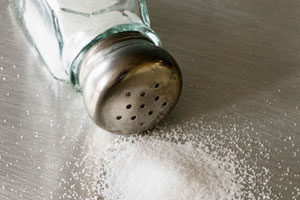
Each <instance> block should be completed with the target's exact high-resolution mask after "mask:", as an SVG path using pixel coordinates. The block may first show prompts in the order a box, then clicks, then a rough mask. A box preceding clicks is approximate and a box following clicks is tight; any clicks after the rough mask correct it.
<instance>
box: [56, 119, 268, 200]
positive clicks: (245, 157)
mask: <svg viewBox="0 0 300 200" xmlns="http://www.w3.org/2000/svg"><path fill="white" fill-rule="evenodd" d="M199 126H201V127H199ZM199 130H201V131H199ZM237 130H238V131H241V132H246V131H248V130H249V129H248V128H245V130H244V128H242V127H241V128H238V129H237V127H236V126H235V125H234V126H232V127H229V128H224V127H222V129H215V128H212V127H211V126H204V125H202V124H200V123H198V122H197V123H187V124H186V125H181V126H175V127H168V126H165V127H160V128H157V129H156V130H152V131H151V132H149V133H147V134H145V135H143V136H142V135H134V136H130V137H123V136H112V137H111V138H109V137H108V138H107V135H106V134H103V135H101V134H94V135H92V136H91V137H89V138H88V139H86V141H85V142H86V145H83V146H82V147H81V153H80V156H79V157H78V156H76V157H74V159H75V163H73V164H72V165H73V166H74V168H73V170H72V178H70V180H68V181H67V180H63V181H62V183H61V186H60V188H63V189H64V191H66V193H65V194H64V195H63V196H62V197H61V199H84V200H88V199H90V200H118V199H119V200H200V199H204V200H214V199H224V200H225V199H228V200H229V199H230V200H231V199H236V200H241V199H270V197H271V188H270V187H269V186H268V182H269V180H270V174H269V170H268V169H267V168H265V167H263V166H259V165H257V160H260V159H265V158H264V157H263V156H264V155H268V153H267V152H264V151H265V148H264V145H263V144H262V143H260V142H259V141H254V140H253V135H251V136H250V135H249V136H248V134H244V135H243V137H244V138H241V134H235V132H236V131H237ZM228 133H230V134H228ZM252 144H253V145H255V149H256V150H259V151H260V152H261V154H259V155H257V154H256V153H255V152H254V151H253V152H252V147H251V145H252ZM240 145H243V146H247V148H245V147H241V146H240ZM242 149H244V150H242ZM252 154H253V155H252ZM251 155H252V156H254V157H253V159H249V156H251ZM260 155H261V156H260ZM257 172H259V173H257Z"/></svg>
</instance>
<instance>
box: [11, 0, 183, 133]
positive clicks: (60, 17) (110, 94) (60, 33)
mask: <svg viewBox="0 0 300 200" xmlns="http://www.w3.org/2000/svg"><path fill="white" fill-rule="evenodd" d="M11 4H12V7H13V8H14V10H15V11H16V14H17V18H18V20H19V22H20V24H21V27H22V28H23V30H24V32H25V34H26V35H27V36H28V39H29V40H30V42H31V43H32V44H33V46H34V47H35V49H36V50H37V52H38V53H39V55H40V58H41V59H42V60H43V62H44V63H45V66H46V67H47V68H48V70H49V72H50V73H51V74H52V76H53V77H54V78H55V79H58V80H62V81H65V82H71V83H72V85H73V86H74V89H75V90H76V91H78V92H80V93H82V96H83V100H84V104H85V107H86V109H87V111H88V114H89V116H90V117H91V118H92V119H93V121H94V122H95V123H96V124H97V125H98V126H99V127H101V128H103V129H106V130H108V131H111V132H113V133H120V134H130V133H137V132H141V131H143V130H146V129H148V128H151V127H152V126H154V125H155V124H156V123H157V122H159V121H161V120H162V119H163V118H165V116H166V115H167V114H168V113H169V112H170V111H171V110H172V109H173V108H174V106H175V104H176V102H177V101H178V99H179V96H180V93H181V88H182V76H181V73H180V70H179V67H178V65H177V63H176V61H175V60H174V59H173V57H172V56H171V55H170V54H169V53H168V52H167V51H165V50H164V49H162V48H161V41H160V39H159V37H158V36H157V34H156V33H155V32H154V31H153V30H152V29H151V28H150V21H149V16H148V10H147V6H146V2H145V0H12V2H11Z"/></svg>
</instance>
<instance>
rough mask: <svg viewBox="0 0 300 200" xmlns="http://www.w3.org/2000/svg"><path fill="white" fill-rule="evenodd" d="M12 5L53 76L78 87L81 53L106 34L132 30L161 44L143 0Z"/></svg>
mask: <svg viewBox="0 0 300 200" xmlns="http://www.w3.org/2000/svg"><path fill="white" fill-rule="evenodd" d="M12 5H13V7H14V9H15V10H16V11H17V15H18V18H19V19H20V22H21V24H22V27H23V28H24V30H25V32H26V34H27V36H28V37H29V39H30V40H31V42H32V43H33V45H34V46H35V48H36V50H37V51H38V53H39V54H40V56H41V58H42V60H43V61H44V63H45V65H46V66H47V68H48V70H49V71H50V73H51V74H52V75H53V77H54V78H56V79H59V80H63V81H71V82H72V83H73V85H74V87H75V88H76V89H78V90H80V86H79V84H78V68H79V66H80V63H81V61H82V59H83V57H84V56H85V54H86V52H87V51H88V50H89V49H90V48H91V47H92V46H93V45H94V44H96V43H97V42H99V41H101V40H103V39H105V38H106V37H108V36H110V35H112V34H115V33H120V32H126V31H136V32H139V33H141V34H142V35H144V36H145V37H147V38H148V39H150V40H151V41H152V42H153V43H154V44H155V45H157V46H160V45H161V43H160V40H159V38H158V36H157V35H156V34H155V32H154V31H153V30H152V29H151V28H150V22H149V16H148V11H147V7H146V3H145V0H13V1H12Z"/></svg>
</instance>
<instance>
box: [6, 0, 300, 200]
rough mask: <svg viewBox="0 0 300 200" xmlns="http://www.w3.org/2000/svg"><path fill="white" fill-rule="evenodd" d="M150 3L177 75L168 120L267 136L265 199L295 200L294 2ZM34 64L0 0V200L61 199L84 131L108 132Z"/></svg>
mask: <svg viewBox="0 0 300 200" xmlns="http://www.w3.org/2000/svg"><path fill="white" fill-rule="evenodd" d="M148 6H149V10H150V15H151V20H152V27H153V29H154V30H156V31H157V32H158V34H159V35H160V37H161V39H162V41H163V44H164V47H165V48H166V49H167V50H169V51H170V52H171V54H173V56H174V57H175V58H176V59H177V61H178V63H179V64H180V66H181V69H182V73H183V78H184V87H183V93H182V98H181V99H180V101H179V103H178V105H177V107H176V108H175V110H174V111H173V112H172V113H171V115H170V116H169V117H168V119H167V121H168V123H170V124H179V125H180V123H186V122H189V121H190V120H192V119H193V120H199V121H200V120H201V121H202V122H203V123H206V124H209V125H210V126H212V127H213V126H215V124H218V126H227V125H228V124H233V123H234V124H240V125H243V126H248V125H249V127H250V129H249V131H248V132H247V130H243V131H236V132H235V133H234V134H237V135H239V134H240V135H241V138H243V135H248V136H249V134H250V136H249V137H250V138H251V137H253V138H255V139H256V140H257V139H258V140H260V141H263V142H265V144H266V148H268V152H269V153H270V155H269V158H268V159H265V160H264V159H261V160H260V161H259V162H258V165H261V166H264V167H266V168H268V169H270V170H271V173H272V177H271V180H270V182H269V185H270V186H271V187H272V195H271V198H272V199H293V198H294V199H300V192H299V187H300V177H299V174H300V152H299V151H300V150H299V149H300V130H299V127H300V1H299V0H288V1H279V0H263V1H262V0H245V1H240V0H211V1H207V0H178V1H174V0H173V1H171V0H160V1H155V0H148ZM42 65H43V64H42V63H41V62H40V61H39V59H38V58H37V55H36V53H35V52H34V51H33V50H32V48H31V47H30V45H29V44H28V42H27V41H26V39H25V37H24V36H23V34H22V32H21V31H20V29H19V28H18V27H17V26H16V22H15V20H14V18H13V16H12V12H11V11H10V9H9V7H8V2H7V1H5V0H1V1H0V67H1V68H0V199H1V200H8V199H10V200H13V199H36V200H37V199H51V198H53V199H58V198H59V197H62V194H63V193H64V192H65V191H64V190H65V189H66V188H64V187H57V186H58V185H59V184H60V183H61V182H62V180H67V179H68V177H69V176H70V170H71V169H72V162H71V161H70V157H71V156H72V155H73V156H74V155H76V152H77V151H78V149H80V147H82V146H84V145H87V144H86V143H85V141H86V137H88V136H90V135H93V134H104V135H108V133H105V132H104V131H101V130H99V129H98V128H97V127H96V126H94V125H93V123H92V122H91V120H90V119H89V118H88V116H87V114H86V113H85V110H84V107H83V104H82V100H81V96H80V95H79V94H76V93H75V92H74V91H73V89H72V87H71V86H70V85H68V84H65V83H60V82H57V81H55V80H54V79H53V78H52V77H51V76H50V75H49V74H48V72H47V71H46V70H45V69H44V67H43V66H42ZM251 128H254V129H255V130H256V133H257V134H253V136H252V135H251V133H252V132H251V131H250V130H251ZM199 131H200V130H199ZM224 134H229V133H226V132H225V133H224ZM112 137H113V136H112ZM99 142H103V141H99ZM75 147H76V148H75ZM245 148H247V147H245ZM253 150H254V151H256V152H258V153H259V151H260V150H259V149H255V148H253ZM252 158H253V157H252ZM249 159H250V158H249ZM69 162H70V163H69ZM62 166H64V168H63V170H61V169H62Z"/></svg>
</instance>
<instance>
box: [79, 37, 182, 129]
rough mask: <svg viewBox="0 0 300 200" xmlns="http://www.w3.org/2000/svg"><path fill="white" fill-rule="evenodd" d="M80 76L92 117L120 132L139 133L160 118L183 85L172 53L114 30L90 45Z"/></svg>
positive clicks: (170, 106)
mask: <svg viewBox="0 0 300 200" xmlns="http://www.w3.org/2000/svg"><path fill="white" fill-rule="evenodd" d="M79 81H80V85H81V87H82V91H83V98H84V102H85V106H86V108H87V110H88V113H89V115H90V116H91V118H92V119H93V120H94V121H95V123H96V124H97V125H98V126H100V127H101V128H103V129H106V130H109V131H111V132H114V133H120V134H130V133H137V132H141V131H143V130H146V129H148V128H150V127H152V126H153V125H154V124H156V123H157V122H159V121H160V120H161V119H163V118H164V117H165V116H166V115H167V114H168V113H169V112H170V111H171V110H172V109H173V107H174V106H175V104H176V102H177V101H178V98H179V96H180V93H181V87H182V78H181V73H180V70H179V68H178V65H177V63H176V61H175V60H174V59H173V58H172V57H171V55H170V54H169V53H167V52H166V51H165V50H163V49H162V48H159V47H156V46H155V45H153V44H152V43H151V42H150V41H149V40H147V39H146V38H145V37H143V36H142V35H141V34H139V33H136V32H127V33H120V34H115V35H113V36H111V37H110V38H107V39H106V40H105V41H102V42H100V43H98V44H96V45H95V46H94V47H92V48H91V49H90V50H89V52H88V53H87V55H86V57H85V59H84V61H83V62H82V65H81V68H80V76H79Z"/></svg>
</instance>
